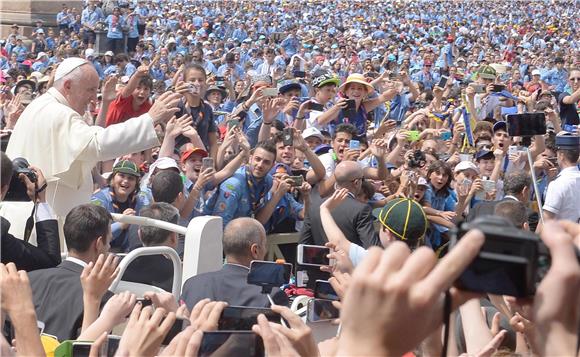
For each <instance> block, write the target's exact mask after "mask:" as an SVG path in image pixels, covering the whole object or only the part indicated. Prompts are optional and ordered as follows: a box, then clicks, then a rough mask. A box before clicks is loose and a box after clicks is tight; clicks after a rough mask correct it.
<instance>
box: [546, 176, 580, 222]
mask: <svg viewBox="0 0 580 357" xmlns="http://www.w3.org/2000/svg"><path fill="white" fill-rule="evenodd" d="M578 192H580V170H578V167H577V166H572V167H567V168H565V169H563V170H562V171H560V174H559V175H558V176H557V177H556V179H555V180H554V181H552V182H551V183H550V184H549V185H548V192H547V193H546V202H544V207H543V209H544V210H546V211H548V212H551V213H553V214H554V215H555V216H556V218H557V219H567V220H570V221H572V222H577V223H580V200H579V199H578V197H576V194H578Z"/></svg>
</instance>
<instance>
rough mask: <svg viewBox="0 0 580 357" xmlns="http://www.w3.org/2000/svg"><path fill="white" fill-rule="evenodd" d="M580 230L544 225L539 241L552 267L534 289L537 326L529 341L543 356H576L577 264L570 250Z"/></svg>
mask: <svg viewBox="0 0 580 357" xmlns="http://www.w3.org/2000/svg"><path fill="white" fill-rule="evenodd" d="M578 233H580V228H579V226H578V225H577V224H575V223H571V224H570V223H566V224H564V225H562V224H559V223H557V222H554V221H551V222H546V224H545V226H544V229H542V234H541V238H542V240H543V241H544V243H546V245H547V246H548V248H549V249H550V254H551V256H552V265H551V267H550V270H549V271H548V274H546V276H545V277H544V279H543V280H542V282H541V283H540V285H539V286H538V289H537V292H536V296H535V299H534V313H533V316H534V318H533V320H534V322H535V324H536V326H537V328H536V330H535V331H536V334H535V338H534V341H533V344H534V345H535V352H537V353H538V354H539V355H543V356H574V355H576V352H577V350H576V347H577V333H578V321H579V318H580V310H579V309H578V291H580V264H578V260H577V259H576V253H575V251H574V237H575V236H578Z"/></svg>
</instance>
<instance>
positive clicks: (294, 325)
mask: <svg viewBox="0 0 580 357" xmlns="http://www.w3.org/2000/svg"><path fill="white" fill-rule="evenodd" d="M272 311H274V312H277V313H279V314H280V315H281V316H282V318H284V319H285V320H286V321H287V322H288V325H289V327H285V326H282V325H280V324H277V323H272V322H270V323H269V325H270V327H271V328H272V329H273V330H274V331H276V332H278V333H280V334H281V335H283V336H285V337H286V338H287V339H288V340H289V341H290V343H291V344H292V347H293V348H294V349H295V350H296V351H297V352H298V353H299V354H300V356H319V355H320V353H318V347H317V346H316V342H315V341H314V337H313V336H312V330H311V329H310V327H308V326H306V324H305V323H304V321H302V319H301V318H300V317H299V316H298V315H296V314H295V313H294V312H292V311H291V310H290V309H289V308H287V307H286V306H279V305H272ZM258 326H259V325H258Z"/></svg>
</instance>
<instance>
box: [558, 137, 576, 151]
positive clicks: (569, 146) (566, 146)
mask: <svg viewBox="0 0 580 357" xmlns="http://www.w3.org/2000/svg"><path fill="white" fill-rule="evenodd" d="M556 148H557V149H558V150H579V149H580V136H578V135H573V134H572V133H564V134H561V135H557V136H556Z"/></svg>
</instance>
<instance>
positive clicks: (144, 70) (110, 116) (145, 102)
mask: <svg viewBox="0 0 580 357" xmlns="http://www.w3.org/2000/svg"><path fill="white" fill-rule="evenodd" d="M152 90H153V80H152V79H151V76H150V75H149V67H147V66H140V67H139V68H138V69H137V72H135V74H134V75H133V76H132V77H131V79H129V83H127V85H126V86H125V87H123V89H122V90H121V93H119V95H118V96H117V98H116V99H115V100H114V101H113V102H112V103H111V104H110V105H109V111H108V113H107V122H106V126H109V125H113V124H117V123H122V122H124V121H125V120H128V119H130V118H135V117H138V116H140V115H143V114H145V113H147V112H148V111H149V109H151V106H152V103H151V101H150V100H149V96H150V95H151V91H152Z"/></svg>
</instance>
